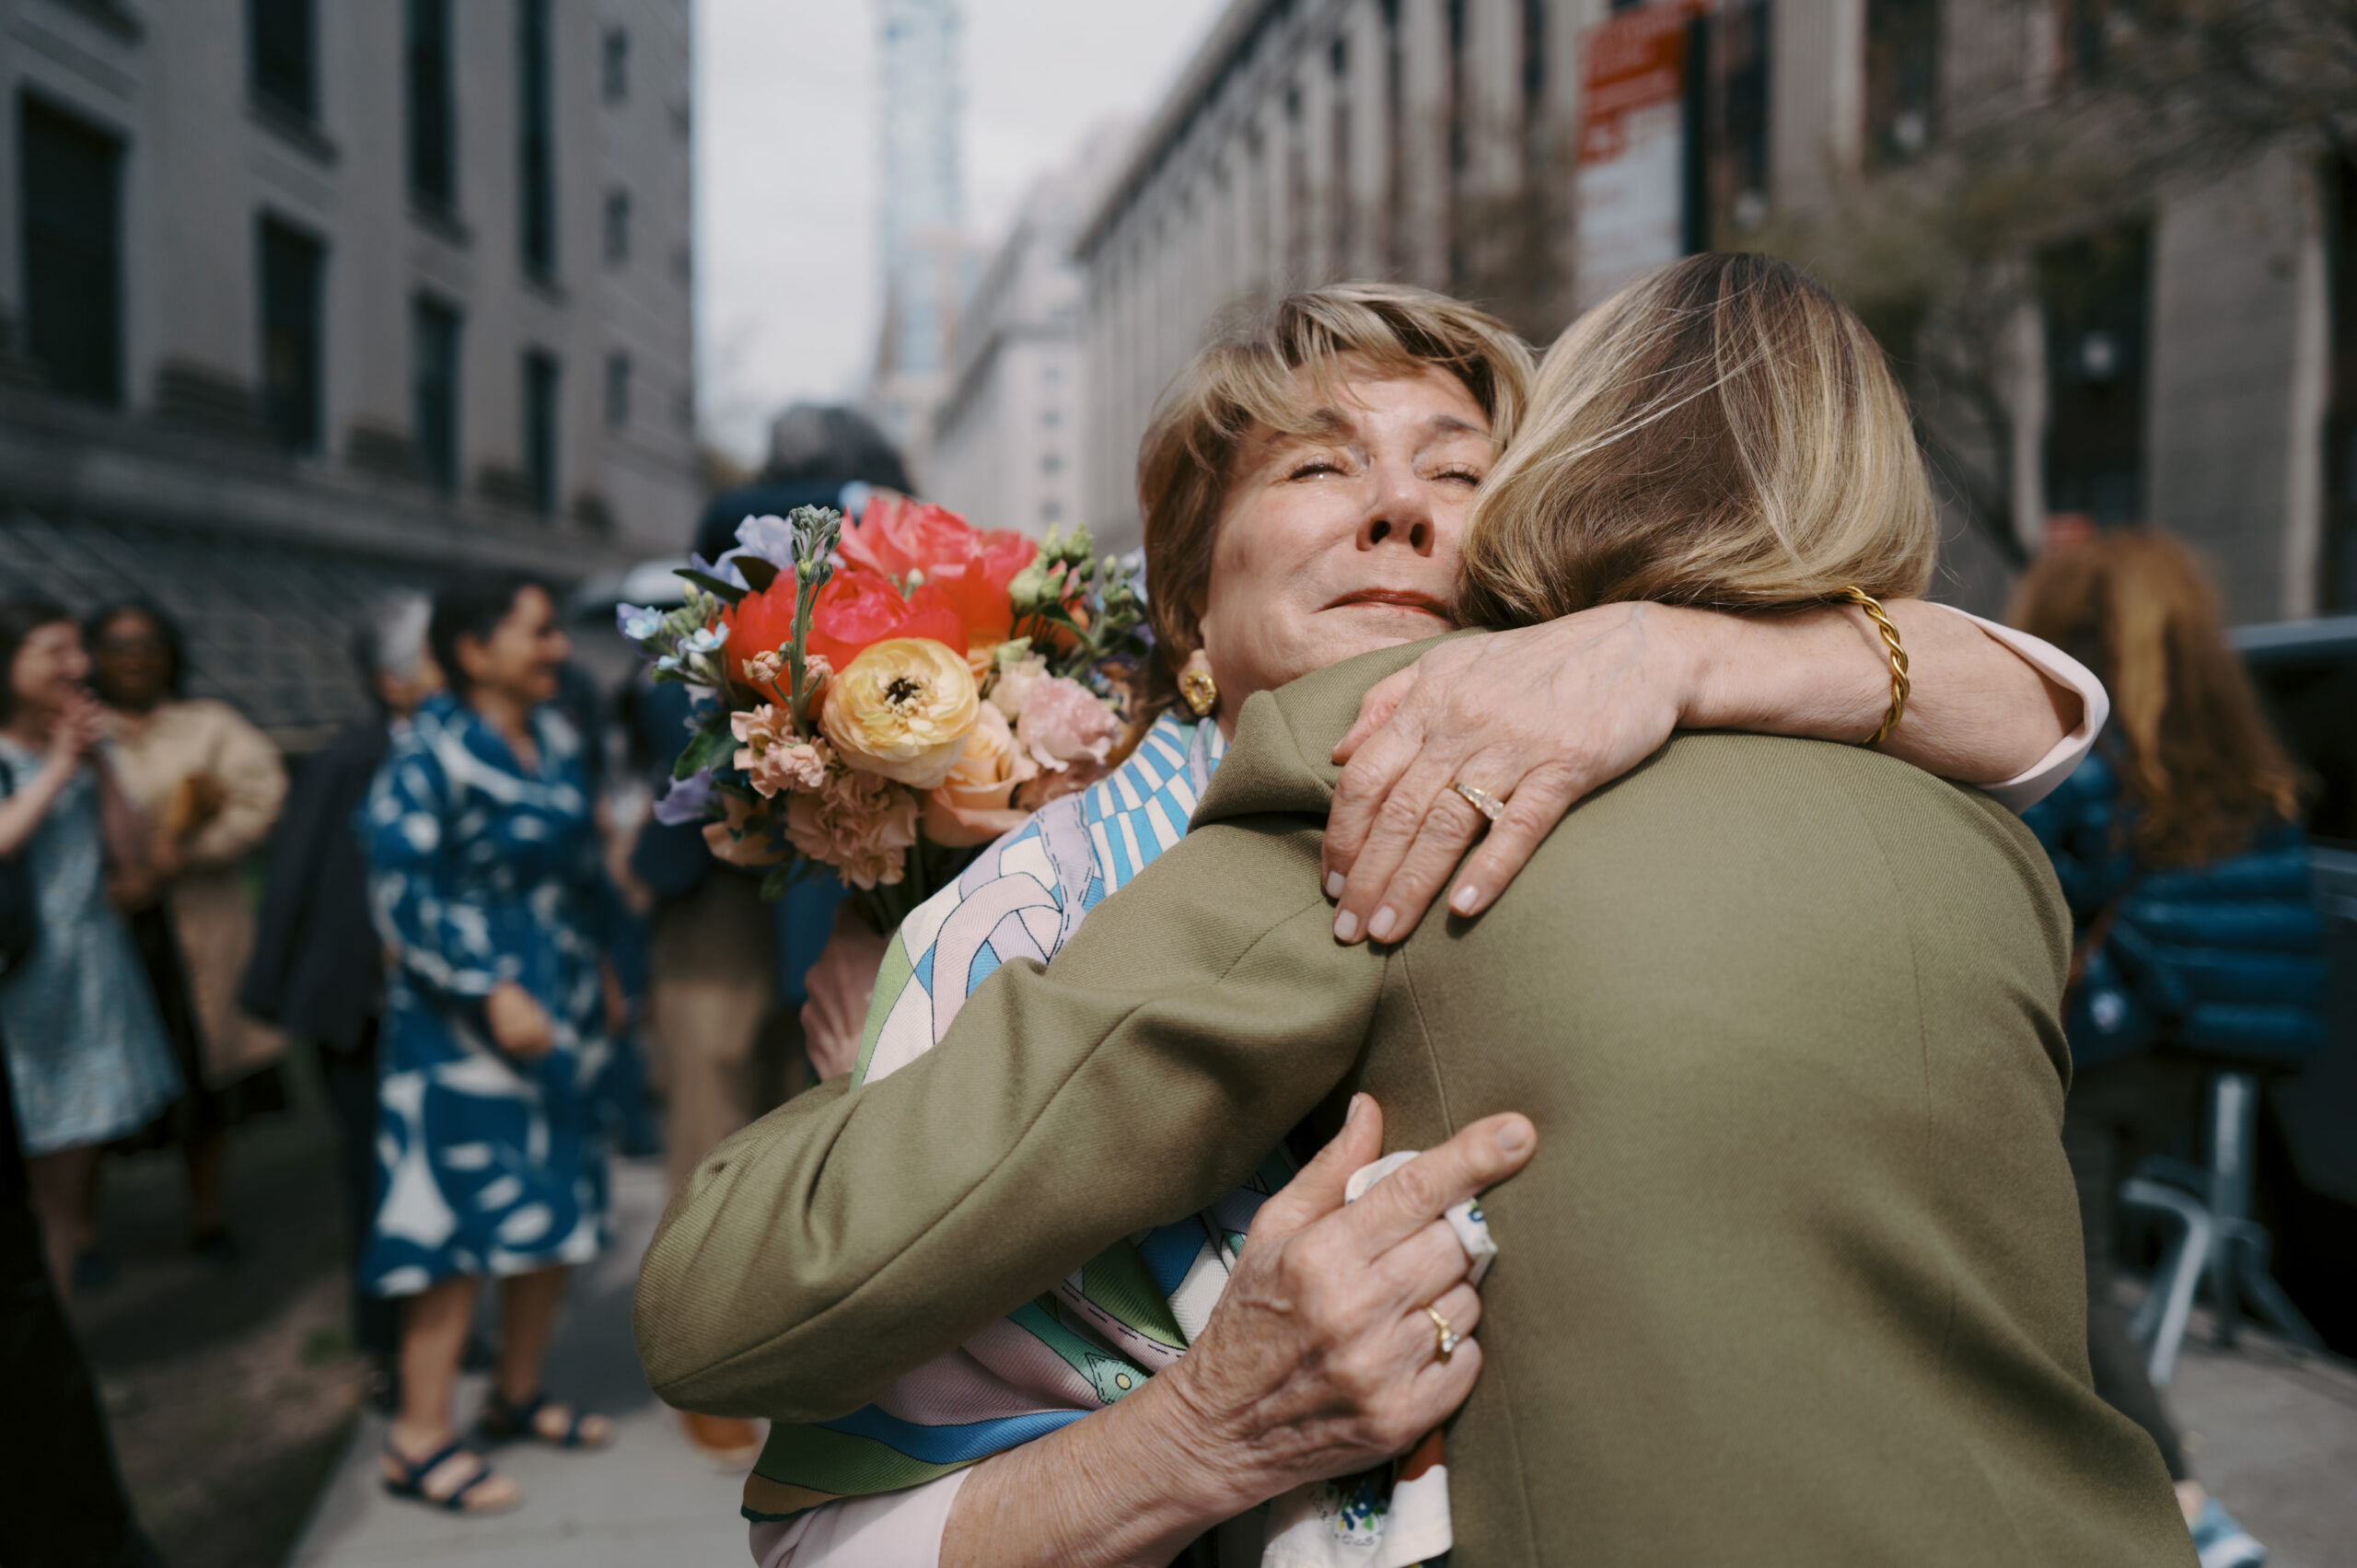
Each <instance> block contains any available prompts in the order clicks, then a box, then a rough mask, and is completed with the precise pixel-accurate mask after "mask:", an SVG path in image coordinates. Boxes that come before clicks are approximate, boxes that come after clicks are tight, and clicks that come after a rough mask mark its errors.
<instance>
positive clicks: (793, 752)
mask: <svg viewBox="0 0 2357 1568" xmlns="http://www.w3.org/2000/svg"><path fill="white" fill-rule="evenodd" d="M728 727H729V730H730V732H731V733H733V734H734V735H735V736H736V737H737V740H738V742H739V743H740V744H739V745H738V747H737V767H738V768H739V769H740V770H742V771H743V772H744V773H745V775H746V777H747V779H748V780H749V782H750V783H751V784H752V786H753V788H754V790H755V792H756V793H758V794H759V795H760V796H761V798H762V799H764V800H767V799H770V798H771V797H772V796H775V795H776V794H777V793H778V792H779V791H780V790H789V789H794V790H804V789H817V788H818V787H819V785H820V784H825V783H826V782H827V764H828V762H829V761H831V760H832V756H831V753H830V752H829V750H828V749H827V743H826V742H825V741H824V740H804V739H802V738H800V737H798V736H796V735H795V733H794V730H793V726H792V724H791V721H789V720H788V719H787V718H786V716H785V715H784V714H782V713H780V712H779V711H778V710H777V709H776V708H774V707H772V706H771V705H770V704H769V703H762V704H761V706H760V707H758V708H755V709H753V710H751V711H750V712H749V713H735V714H729V715H728Z"/></svg>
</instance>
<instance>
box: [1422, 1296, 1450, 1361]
mask: <svg viewBox="0 0 2357 1568" xmlns="http://www.w3.org/2000/svg"><path fill="white" fill-rule="evenodd" d="M1424 1316H1425V1317H1427V1318H1431V1319H1432V1320H1433V1333H1434V1340H1433V1350H1434V1353H1436V1354H1437V1355H1438V1356H1439V1357H1440V1359H1441V1360H1443V1361H1446V1360H1447V1359H1448V1358H1449V1355H1450V1353H1452V1352H1454V1351H1455V1350H1456V1349H1457V1330H1454V1329H1452V1328H1450V1327H1449V1326H1448V1319H1447V1318H1444V1317H1442V1316H1441V1315H1440V1313H1439V1312H1438V1311H1437V1310H1436V1309H1434V1308H1433V1307H1425V1308H1424Z"/></svg>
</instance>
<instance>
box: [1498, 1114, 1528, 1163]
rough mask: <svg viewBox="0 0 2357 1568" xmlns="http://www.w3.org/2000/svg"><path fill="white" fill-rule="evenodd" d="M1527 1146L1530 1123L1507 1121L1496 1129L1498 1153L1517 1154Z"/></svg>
mask: <svg viewBox="0 0 2357 1568" xmlns="http://www.w3.org/2000/svg"><path fill="white" fill-rule="evenodd" d="M1528 1147H1530V1124H1529V1123H1528V1122H1527V1121H1509V1122H1507V1123H1506V1124H1505V1125H1504V1126H1503V1127H1500V1128H1499V1129H1498V1152H1499V1153H1500V1154H1504V1155H1518V1154H1520V1153H1522V1151H1523V1150H1525V1149H1527V1148H1528Z"/></svg>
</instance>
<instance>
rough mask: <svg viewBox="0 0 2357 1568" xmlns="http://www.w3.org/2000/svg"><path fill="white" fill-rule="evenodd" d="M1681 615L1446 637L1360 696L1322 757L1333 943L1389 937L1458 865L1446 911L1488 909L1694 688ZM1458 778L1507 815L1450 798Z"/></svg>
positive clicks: (1646, 614) (1674, 718) (1586, 616)
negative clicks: (1330, 774)
mask: <svg viewBox="0 0 2357 1568" xmlns="http://www.w3.org/2000/svg"><path fill="white" fill-rule="evenodd" d="M1687 613H1690V612H1685V611H1679V610H1671V609H1667V608H1665V607H1664V606H1661V605H1653V604H1608V605H1598V606H1597V607H1596V608H1595V609H1593V610H1582V611H1580V612H1579V613H1578V614H1576V615H1569V616H1565V617H1564V618H1563V619H1562V620H1560V621H1549V622H1547V623H1545V624H1544V625H1539V626H1527V627H1523V628H1519V629H1517V630H1515V631H1511V632H1494V633H1485V634H1483V635H1481V636H1478V637H1460V638H1457V639H1455V640H1453V641H1450V642H1446V643H1443V644H1441V645H1439V646H1438V647H1435V648H1434V649H1433V650H1432V651H1431V652H1429V653H1427V654H1425V655H1424V656H1423V657H1422V658H1420V659H1418V660H1417V661H1416V662H1415V663H1414V664H1413V665H1411V666H1410V667H1409V668H1406V669H1403V670H1401V671H1400V672H1399V674H1397V675H1394V676H1392V677H1391V678H1390V679H1387V680H1385V681H1383V682H1382V683H1381V684H1379V685H1377V686H1376V687H1374V688H1373V689H1371V690H1370V691H1368V692H1367V694H1366V696H1365V698H1364V700H1363V701H1362V702H1361V703H1360V704H1359V717H1358V722H1357V723H1356V724H1354V725H1353V726H1351V731H1350V733H1349V734H1348V735H1346V736H1344V737H1343V738H1342V740H1341V744H1340V745H1339V746H1337V747H1335V748H1334V760H1335V761H1338V762H1347V763H1348V764H1349V766H1348V767H1346V768H1344V769H1343V770H1342V778H1341V784H1340V786H1339V787H1338V788H1337V789H1336V790H1335V792H1334V808H1333V812H1332V814H1331V815H1330V816H1329V819H1328V820H1327V825H1326V847H1325V854H1324V861H1325V864H1324V866H1323V871H1324V874H1325V875H1324V880H1325V885H1326V889H1327V891H1328V893H1329V895H1332V896H1338V897H1339V900H1340V905H1341V907H1340V908H1339V909H1338V910H1337V911H1336V912H1335V917H1334V935H1335V936H1336V937H1337V938H1339V939H1340V940H1341V941H1344V942H1354V941H1357V940H1358V939H1359V938H1360V937H1362V936H1369V937H1372V938H1374V939H1375V940H1376V941H1378V942H1387V941H1390V942H1396V941H1399V940H1401V939H1403V938H1404V937H1406V936H1407V935H1408V934H1409V933H1410V932H1411V931H1413V930H1414V929H1415V928H1416V923H1417V922H1418V921H1419V920H1422V918H1423V914H1424V912H1425V910H1427V909H1428V908H1430V907H1431V905H1432V901H1433V900H1434V897H1435V896H1437V895H1438V894H1439V892H1440V891H1441V888H1442V885H1443V883H1444V882H1446V881H1447V880H1448V877H1449V872H1450V870H1451V868H1453V867H1455V866H1456V865H1457V862H1458V861H1459V860H1460V859H1464V860H1465V864H1464V867H1463V869H1462V871H1460V872H1459V873H1458V874H1457V877H1456V881H1455V890H1454V891H1453V892H1452V893H1451V894H1450V896H1449V904H1448V907H1449V908H1450V909H1451V910H1452V911H1454V912H1457V913H1458V914H1468V915H1469V914H1478V913H1480V912H1481V911H1483V910H1485V909H1487V908H1489V907H1490V905H1491V904H1492V902H1494V901H1495V900H1496V899H1497V896H1498V895H1499V893H1501V892H1503V891H1504V889H1505V886H1506V884H1507V883H1509V882H1511V881H1513V880H1514V877H1515V873H1516V872H1518V871H1520V870H1521V869H1522V868H1523V866H1524V865H1527V863H1528V862H1529V859H1530V856H1531V854H1533V852H1535V851H1536V850H1537V849H1538V845H1539V843H1540V842H1542V841H1544V840H1545V838H1546V837H1547V834H1548V832H1549V831H1550V830H1552V829H1553V827H1554V826H1555V824H1556V823H1557V822H1558V821H1560V820H1562V816H1563V813H1564V812H1566V811H1568V810H1570V809H1571V808H1572V806H1573V803H1575V802H1576V801H1578V800H1579V799H1580V798H1581V797H1582V796H1585V795H1586V794H1587V793H1588V792H1589V791H1591V790H1594V789H1596V787H1598V786H1599V785H1602V784H1608V783H1610V782H1611V781H1612V780H1614V779H1617V778H1619V777H1620V775H1621V774H1622V773H1625V772H1628V771H1629V770H1630V769H1631V768H1633V767H1635V766H1636V765H1637V764H1638V763H1639V762H1642V761H1644V760H1645V759H1646V758H1647V757H1650V756H1651V755H1653V753H1654V752H1655V751H1656V750H1658V749H1660V748H1661V746H1662V744H1663V743H1664V742H1665V741H1666V740H1667V739H1668V738H1669V737H1670V732H1671V731H1672V730H1674V729H1676V728H1677V727H1678V719H1679V716H1680V714H1681V713H1682V712H1683V710H1684V707H1685V703H1686V702H1687V699H1688V695H1689V692H1690V691H1692V689H1693V683H1694V679H1695V676H1694V668H1693V664H1692V661H1691V659H1690V658H1689V656H1688V649H1687V647H1686V645H1685V644H1684V642H1683V641H1682V640H1681V637H1680V635H1679V632H1678V619H1677V618H1678V617H1679V616H1680V615H1682V614H1687ZM1458 780H1461V781H1463V782H1464V783H1465V784H1470V785H1472V786H1474V787H1476V788H1479V789H1482V790H1486V791H1488V792H1489V793H1490V794H1491V795H1492V796H1496V797H1497V798H1499V799H1500V800H1503V801H1504V802H1505V809H1504V814H1503V815H1502V816H1500V818H1499V819H1498V820H1497V821H1496V822H1495V823H1494V824H1492V823H1489V822H1487V821H1486V820H1485V819H1483V817H1482V814H1481V813H1480V811H1479V810H1477V809H1476V808H1475V807H1473V805H1472V804H1471V803H1470V802H1469V801H1468V800H1466V799H1465V797H1464V796H1461V795H1459V794H1457V792H1456V791H1455V790H1453V789H1451V788H1450V787H1449V784H1451V783H1452V782H1453V781H1458ZM1484 830H1486V831H1487V837H1486V838H1484V839H1483V841H1482V843H1481V847H1480V849H1479V850H1478V851H1476V852H1475V853H1474V854H1473V855H1472V856H1471V857H1470V858H1469V859H1467V858H1465V851H1466V849H1467V847H1468V846H1469V845H1470V844H1471V843H1472V842H1473V841H1474V840H1475V838H1477V837H1480V836H1481V835H1482V833H1483V831H1484Z"/></svg>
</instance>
